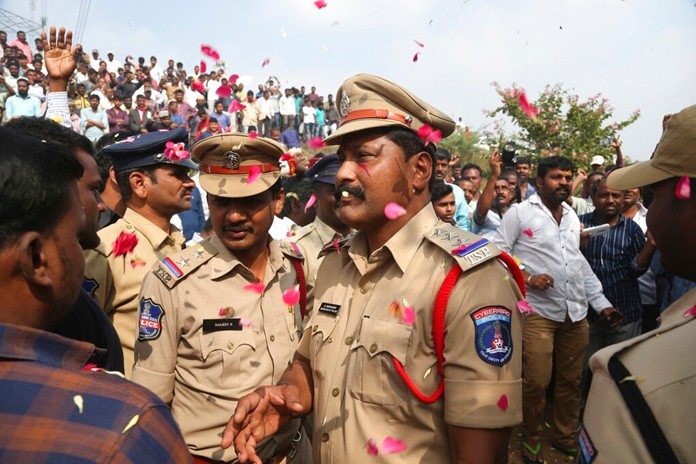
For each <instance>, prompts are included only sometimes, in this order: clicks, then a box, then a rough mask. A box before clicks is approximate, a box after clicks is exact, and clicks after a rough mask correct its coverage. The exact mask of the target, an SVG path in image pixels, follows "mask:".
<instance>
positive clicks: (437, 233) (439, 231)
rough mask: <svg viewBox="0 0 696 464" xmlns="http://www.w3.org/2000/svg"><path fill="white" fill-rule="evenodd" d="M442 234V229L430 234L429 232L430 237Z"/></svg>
mask: <svg viewBox="0 0 696 464" xmlns="http://www.w3.org/2000/svg"><path fill="white" fill-rule="evenodd" d="M442 232H443V229H440V228H439V227H438V228H437V229H435V230H433V231H432V232H430V236H431V237H432V236H433V235H440V234H441V233H442Z"/></svg>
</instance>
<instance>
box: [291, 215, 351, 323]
mask: <svg viewBox="0 0 696 464" xmlns="http://www.w3.org/2000/svg"><path fill="white" fill-rule="evenodd" d="M341 238H343V235H341V234H339V233H338V232H336V231H335V230H333V229H332V228H331V226H329V225H327V224H326V223H324V222H323V221H322V220H321V219H319V217H316V218H315V219H314V222H312V223H311V224H307V225H306V226H304V227H302V228H300V229H298V230H295V231H293V232H292V233H291V235H290V237H289V238H288V239H287V240H286V241H292V242H295V244H296V245H297V247H298V248H299V249H300V251H301V252H302V256H303V257H304V261H303V263H304V265H303V266H302V269H303V270H304V273H305V279H306V280H307V313H308V314H309V312H310V311H311V310H312V304H313V303H314V283H315V282H316V280H317V271H318V270H319V266H320V265H321V262H322V261H323V260H324V257H323V256H319V252H320V251H321V249H322V248H324V245H326V244H328V243H331V242H332V241H333V240H334V239H339V240H340V239H341Z"/></svg>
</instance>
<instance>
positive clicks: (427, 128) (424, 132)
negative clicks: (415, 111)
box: [418, 124, 442, 146]
mask: <svg viewBox="0 0 696 464" xmlns="http://www.w3.org/2000/svg"><path fill="white" fill-rule="evenodd" d="M418 138H420V139H421V140H422V141H423V143H424V144H425V145H426V146H427V145H428V144H429V143H431V142H432V143H439V142H440V140H442V131H440V130H439V129H433V128H432V126H431V125H430V124H423V125H422V126H421V127H420V129H418Z"/></svg>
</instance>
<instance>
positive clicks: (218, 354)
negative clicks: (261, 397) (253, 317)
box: [199, 329, 256, 389]
mask: <svg viewBox="0 0 696 464" xmlns="http://www.w3.org/2000/svg"><path fill="white" fill-rule="evenodd" d="M199 341H200V350H201V357H202V360H203V365H202V366H201V369H202V371H203V373H204V376H205V378H206V379H207V380H208V382H209V384H210V385H211V386H213V387H214V388H220V389H238V388H242V387H244V386H245V385H246V384H247V383H248V382H249V380H250V379H253V378H254V376H252V375H250V374H249V372H244V370H245V369H246V370H249V371H250V370H251V369H252V361H253V359H254V355H255V352H256V341H255V339H254V333H253V331H252V330H248V329H247V330H226V331H220V332H212V333H208V334H204V333H203V332H202V331H201V332H200V333H199Z"/></svg>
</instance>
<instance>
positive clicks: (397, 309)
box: [387, 300, 401, 317]
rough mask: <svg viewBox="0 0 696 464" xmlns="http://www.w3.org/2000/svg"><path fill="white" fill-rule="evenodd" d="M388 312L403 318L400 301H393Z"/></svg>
mask: <svg viewBox="0 0 696 464" xmlns="http://www.w3.org/2000/svg"><path fill="white" fill-rule="evenodd" d="M387 310H388V311H389V314H391V315H392V316H394V317H401V305H400V304H399V302H398V301H396V300H394V301H392V302H391V303H390V304H389V308H387Z"/></svg>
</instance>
